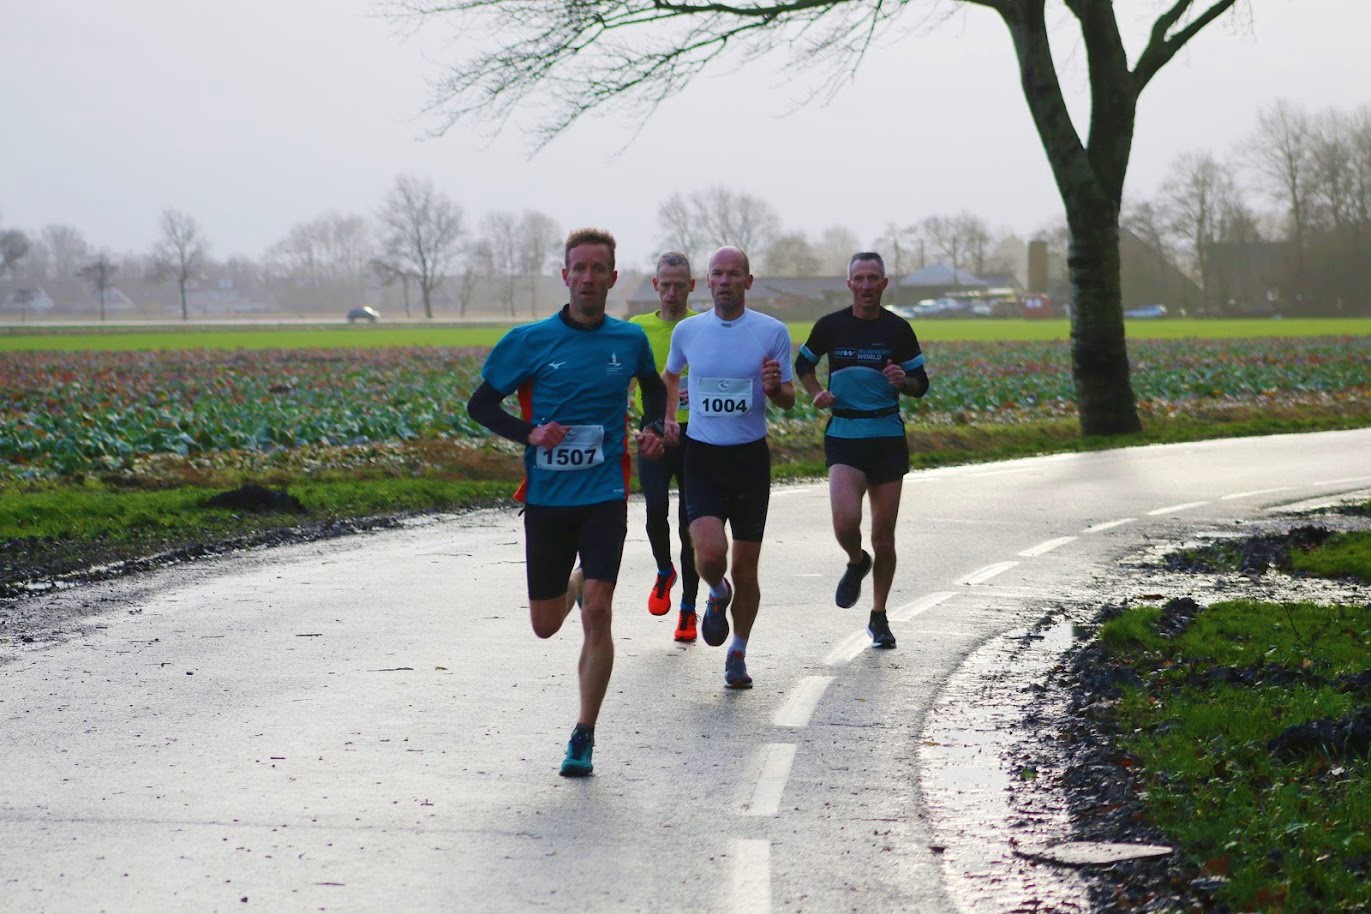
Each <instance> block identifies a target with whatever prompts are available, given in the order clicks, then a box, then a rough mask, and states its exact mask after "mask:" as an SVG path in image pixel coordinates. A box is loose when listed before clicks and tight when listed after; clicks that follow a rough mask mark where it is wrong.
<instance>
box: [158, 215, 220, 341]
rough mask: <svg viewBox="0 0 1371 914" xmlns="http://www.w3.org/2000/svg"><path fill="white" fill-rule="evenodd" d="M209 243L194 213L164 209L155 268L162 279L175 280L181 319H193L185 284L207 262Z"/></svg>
mask: <svg viewBox="0 0 1371 914" xmlns="http://www.w3.org/2000/svg"><path fill="white" fill-rule="evenodd" d="M208 254H209V245H208V243H207V242H206V241H205V237H204V234H203V233H202V232H201V231H200V225H199V223H197V222H196V221H195V217H193V216H191V215H189V214H187V213H183V212H181V211H180V210H175V209H166V210H163V211H162V240H160V241H158V242H157V244H156V245H155V246H154V247H153V250H152V262H153V270H154V273H155V275H156V277H157V278H158V279H160V280H167V279H171V280H175V282H176V288H177V289H178V290H180V293H181V320H183V321H184V320H190V309H189V308H188V307H187V305H186V284H187V283H189V282H190V281H191V280H192V279H194V278H195V276H196V275H197V274H198V273H199V272H200V270H201V269H202V268H203V267H204V265H205V258H206V256H207V255H208Z"/></svg>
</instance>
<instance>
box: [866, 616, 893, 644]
mask: <svg viewBox="0 0 1371 914" xmlns="http://www.w3.org/2000/svg"><path fill="white" fill-rule="evenodd" d="M866 633H867V634H868V635H870V636H871V646H872V647H881V648H892V647H894V646H895V636H894V635H892V634H891V633H890V623H889V622H888V621H886V617H885V613H872V614H871V621H870V622H868V623H866Z"/></svg>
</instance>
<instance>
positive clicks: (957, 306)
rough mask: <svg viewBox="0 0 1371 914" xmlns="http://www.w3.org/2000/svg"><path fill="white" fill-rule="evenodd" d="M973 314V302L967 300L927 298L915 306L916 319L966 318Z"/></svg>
mask: <svg viewBox="0 0 1371 914" xmlns="http://www.w3.org/2000/svg"><path fill="white" fill-rule="evenodd" d="M973 313H974V312H973V311H972V304H971V300H970V299H967V298H947V297H944V298H925V299H924V300H923V301H921V302H919V303H918V304H917V305H915V306H914V316H915V317H916V318H919V317H966V316H969V315H971V314H973Z"/></svg>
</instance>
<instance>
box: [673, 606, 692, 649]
mask: <svg viewBox="0 0 1371 914" xmlns="http://www.w3.org/2000/svg"><path fill="white" fill-rule="evenodd" d="M676 640H677V641H694V640H695V610H693V609H692V610H690V611H689V612H687V611H686V610H684V609H683V610H681V620H680V621H679V622H677V623H676Z"/></svg>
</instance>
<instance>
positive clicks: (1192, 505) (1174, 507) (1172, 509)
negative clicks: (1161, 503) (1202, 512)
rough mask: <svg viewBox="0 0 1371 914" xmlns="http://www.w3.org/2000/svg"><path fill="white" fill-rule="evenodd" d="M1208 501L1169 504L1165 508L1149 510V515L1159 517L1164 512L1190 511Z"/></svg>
mask: <svg viewBox="0 0 1371 914" xmlns="http://www.w3.org/2000/svg"><path fill="white" fill-rule="evenodd" d="M1207 504H1209V502H1207V501H1187V502H1184V503H1182V504H1179V505H1167V506H1166V507H1165V508H1158V509H1157V510H1155V511H1148V512H1147V516H1148V517H1158V516H1160V515H1162V514H1175V513H1176V512H1177V511H1189V510H1190V509H1191V508H1198V507H1200V506H1201V505H1207Z"/></svg>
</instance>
